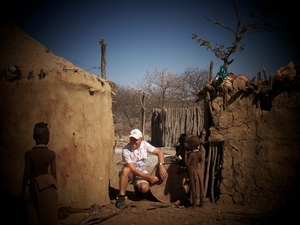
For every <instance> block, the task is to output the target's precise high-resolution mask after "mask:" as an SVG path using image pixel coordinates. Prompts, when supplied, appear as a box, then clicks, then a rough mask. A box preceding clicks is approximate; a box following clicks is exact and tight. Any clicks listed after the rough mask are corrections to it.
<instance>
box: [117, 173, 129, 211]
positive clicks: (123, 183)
mask: <svg viewBox="0 0 300 225" xmlns="http://www.w3.org/2000/svg"><path fill="white" fill-rule="evenodd" d="M131 177H132V174H131V171H130V169H129V168H128V167H123V168H122V170H121V172H120V174H119V189H120V190H119V191H120V193H119V195H118V196H117V203H116V207H117V208H120V209H123V208H125V207H126V204H125V194H126V190H127V185H128V182H129V181H130V179H131Z"/></svg>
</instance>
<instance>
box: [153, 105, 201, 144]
mask: <svg viewBox="0 0 300 225" xmlns="http://www.w3.org/2000/svg"><path fill="white" fill-rule="evenodd" d="M203 122H204V116H203V108H202V107H200V106H197V107H189V108H164V109H157V108H155V109H153V113H152V121H151V143H152V144H153V145H154V146H158V147H174V146H175V145H176V144H178V138H179V136H180V134H183V133H185V134H189V133H192V134H194V135H197V136H199V135H200V132H201V130H202V128H203Z"/></svg>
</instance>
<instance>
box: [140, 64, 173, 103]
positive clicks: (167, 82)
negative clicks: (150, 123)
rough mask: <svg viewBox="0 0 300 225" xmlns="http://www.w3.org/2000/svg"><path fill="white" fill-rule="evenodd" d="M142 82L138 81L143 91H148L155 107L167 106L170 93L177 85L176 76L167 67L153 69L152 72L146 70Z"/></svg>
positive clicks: (170, 98)
mask: <svg viewBox="0 0 300 225" xmlns="http://www.w3.org/2000/svg"><path fill="white" fill-rule="evenodd" d="M146 73H147V74H146V76H145V78H144V80H143V82H141V83H140V86H141V89H142V91H143V92H144V93H149V94H150V96H151V98H152V100H153V101H151V103H152V106H154V104H155V105H156V107H157V108H163V107H165V106H168V104H169V103H170V102H171V101H172V97H173V96H172V94H173V93H174V92H175V90H176V88H177V85H178V76H177V75H175V74H172V73H170V72H168V70H167V69H163V70H162V71H158V70H157V69H155V70H154V72H153V73H149V72H148V71H147V72H146Z"/></svg>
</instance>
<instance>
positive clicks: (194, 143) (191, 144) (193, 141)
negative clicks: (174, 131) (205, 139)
mask: <svg viewBox="0 0 300 225" xmlns="http://www.w3.org/2000/svg"><path fill="white" fill-rule="evenodd" d="M186 143H187V148H188V149H189V150H194V149H197V148H198V147H199V145H200V139H199V138H198V137H197V136H191V137H189V138H188V139H187V141H186Z"/></svg>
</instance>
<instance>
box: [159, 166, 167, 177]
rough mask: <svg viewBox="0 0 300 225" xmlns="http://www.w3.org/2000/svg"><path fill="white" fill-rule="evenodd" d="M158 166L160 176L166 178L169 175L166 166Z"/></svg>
mask: <svg viewBox="0 0 300 225" xmlns="http://www.w3.org/2000/svg"><path fill="white" fill-rule="evenodd" d="M158 168H159V169H158V171H159V175H160V178H161V179H162V180H165V179H166V178H167V177H168V173H167V171H166V169H165V167H164V166H158Z"/></svg>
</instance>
